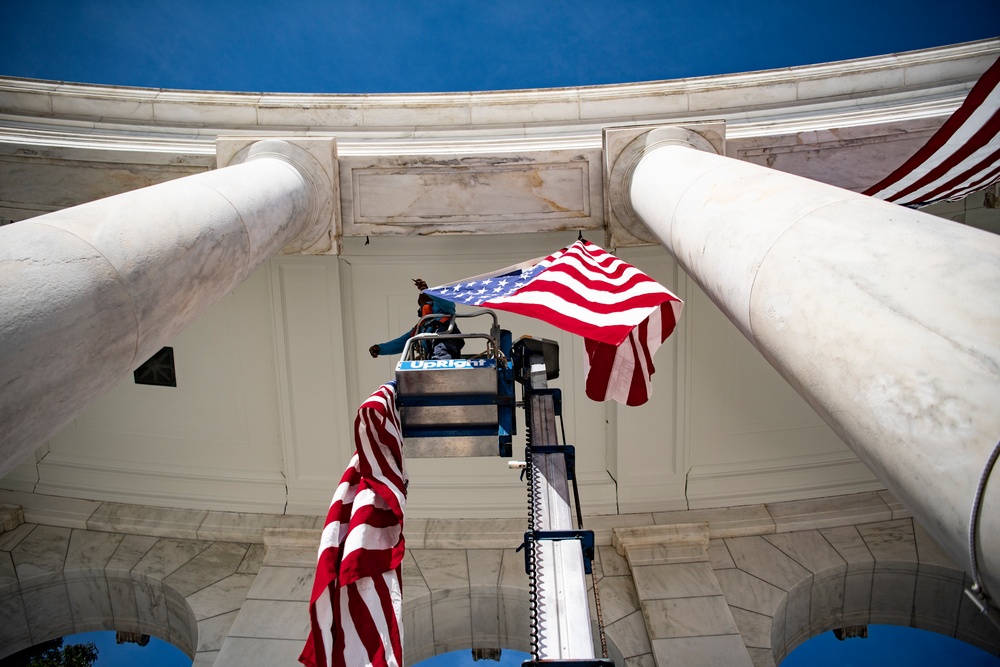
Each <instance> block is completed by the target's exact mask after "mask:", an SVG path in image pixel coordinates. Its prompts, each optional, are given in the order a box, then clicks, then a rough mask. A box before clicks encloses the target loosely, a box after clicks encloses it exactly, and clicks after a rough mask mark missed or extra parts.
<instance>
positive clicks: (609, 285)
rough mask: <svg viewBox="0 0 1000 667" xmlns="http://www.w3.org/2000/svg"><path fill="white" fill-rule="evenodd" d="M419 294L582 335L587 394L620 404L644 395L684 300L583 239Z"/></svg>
mask: <svg viewBox="0 0 1000 667" xmlns="http://www.w3.org/2000/svg"><path fill="white" fill-rule="evenodd" d="M425 292H427V293H428V294H431V295H434V296H437V297H440V298H442V299H446V300H448V301H453V302H455V303H457V304H466V305H469V306H484V307H486V308H495V309H497V310H504V311H508V312H511V313H516V314H518V315H525V316H527V317H534V318H536V319H540V320H542V321H544V322H548V323H549V324H552V325H555V326H557V327H559V328H560V329H563V330H564V331H568V332H570V333H574V334H577V335H579V336H583V337H584V338H585V339H586V343H585V347H586V351H587V360H586V372H587V379H586V386H587V396H589V397H590V398H592V399H593V400H595V401H604V400H607V399H614V400H616V401H618V402H620V403H625V404H627V405H641V404H643V403H645V402H646V401H647V400H649V395H650V376H651V375H652V374H653V370H654V368H653V354H655V352H656V349H657V348H658V347H659V346H660V345H661V344H662V343H663V341H664V340H666V339H667V336H669V335H670V333H671V332H672V331H673V330H674V327H675V326H676V324H677V320H678V318H680V314H681V307H682V305H683V304H682V302H681V300H680V299H678V298H677V297H676V296H674V295H673V294H672V293H671V292H670V291H669V290H667V288H665V287H663V286H662V285H660V284H659V283H657V282H656V281H655V280H653V279H652V278H650V277H649V276H647V275H646V274H645V273H643V272H642V271H640V270H639V269H637V268H635V267H634V266H632V265H631V264H628V263H626V262H623V261H622V260H620V259H618V258H617V257H615V256H614V255H612V254H611V253H609V252H607V251H606V250H604V249H603V248H600V247H598V246H596V245H594V244H593V243H590V242H589V241H585V240H582V239H581V240H579V241H577V242H576V243H574V244H573V245H571V246H568V247H566V248H563V249H562V250H559V251H557V252H555V253H553V254H551V255H549V256H548V257H544V258H541V259H536V260H531V261H529V262H525V263H523V264H518V265H515V266H510V267H507V268H504V269H500V270H499V271H495V272H493V273H489V274H485V275H482V276H476V277H474V278H467V279H465V280H461V281H459V282H455V283H449V284H447V285H441V286H439V287H433V288H431V289H428V290H425Z"/></svg>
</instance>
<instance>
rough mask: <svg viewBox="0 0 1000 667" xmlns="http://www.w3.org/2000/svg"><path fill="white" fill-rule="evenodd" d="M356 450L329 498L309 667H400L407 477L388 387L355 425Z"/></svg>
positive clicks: (312, 606) (303, 658) (392, 390)
mask: <svg viewBox="0 0 1000 667" xmlns="http://www.w3.org/2000/svg"><path fill="white" fill-rule="evenodd" d="M354 442H355V446H356V447H357V451H356V452H355V454H354V456H353V457H352V458H351V462H350V464H349V465H348V467H347V470H346V471H345V472H344V476H343V477H342V478H341V480H340V485H339V486H338V487H337V490H336V492H335V493H334V495H333V502H332V503H331V504H330V511H329V513H327V516H326V525H325V527H324V528H323V535H322V537H321V539H320V547H319V558H318V562H317V564H316V579H315V581H314V582H313V591H312V596H311V598H310V603H309V616H310V620H311V622H312V627H311V630H310V632H309V639H308V640H307V641H306V646H305V648H304V649H303V650H302V655H300V656H299V662H301V663H303V664H305V665H308V666H309V667H360V666H362V665H371V666H372V667H402V665H403V642H402V627H401V620H402V584H401V578H400V567H401V566H400V564H401V563H402V561H403V544H404V543H403V510H404V509H405V507H406V472H405V468H404V465H403V453H402V445H403V437H402V431H401V430H400V425H399V412H398V410H397V408H396V386H395V383H394V382H389V383H387V384H384V385H382V386H381V387H379V389H378V391H376V392H375V393H374V394H372V395H371V396H370V397H369V398H368V400H366V401H365V402H364V403H363V404H362V405H361V408H360V409H359V410H358V415H357V418H356V419H355V420H354Z"/></svg>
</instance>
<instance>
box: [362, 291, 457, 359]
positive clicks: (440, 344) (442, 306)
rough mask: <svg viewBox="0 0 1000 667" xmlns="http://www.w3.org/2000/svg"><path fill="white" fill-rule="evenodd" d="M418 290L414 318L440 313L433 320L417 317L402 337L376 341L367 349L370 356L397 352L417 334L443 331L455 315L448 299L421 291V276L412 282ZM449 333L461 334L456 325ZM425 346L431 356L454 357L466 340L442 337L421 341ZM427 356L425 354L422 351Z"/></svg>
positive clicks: (435, 357) (426, 351)
mask: <svg viewBox="0 0 1000 667" xmlns="http://www.w3.org/2000/svg"><path fill="white" fill-rule="evenodd" d="M413 284H414V285H416V287H417V289H418V290H421V291H420V296H418V297H417V306H418V309H417V317H420V318H423V317H425V316H427V315H440V316H441V317H438V318H434V319H426V320H423V319H422V320H420V321H419V322H417V324H416V325H415V326H414V327H413V328H412V329H410V330H409V331H407V332H406V333H404V334H402V335H401V336H399V337H397V338H394V339H392V340H390V341H389V342H387V343H379V344H378V345H372V346H371V347H370V348H368V353H369V354H371V355H372V358H373V359H374V358H376V357H378V356H379V355H380V354H399V353H400V352H402V351H403V346H405V345H406V341H408V340H409V339H410V337H411V336H414V335H416V334H418V333H442V332H444V331H446V330H447V329H448V326H449V324H450V323H451V320H452V317H453V316H454V315H455V304H453V303H452V302H450V301H445V300H444V299H439V298H437V297H434V296H430V295H429V294H424V293H423V290H425V289H427V283H426V282H424V281H423V279H421V278H417V279H416V280H414V281H413ZM452 333H461V332H459V330H458V327H457V326H456V327H455V328H454V329H453V330H452ZM420 344H421V345H423V346H424V351H425V353H428V354H429V356H430V358H431V359H456V358H458V356H459V353H460V352H461V350H462V347H463V346H464V344H465V341H464V340H462V339H461V338H448V339H442V340H434V341H423V342H421V343H420ZM425 356H426V354H425Z"/></svg>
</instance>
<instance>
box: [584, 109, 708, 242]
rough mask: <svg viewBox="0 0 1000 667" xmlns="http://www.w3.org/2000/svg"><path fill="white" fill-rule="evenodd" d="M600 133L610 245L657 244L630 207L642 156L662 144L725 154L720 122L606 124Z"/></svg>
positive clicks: (639, 217)
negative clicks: (631, 194)
mask: <svg viewBox="0 0 1000 667" xmlns="http://www.w3.org/2000/svg"><path fill="white" fill-rule="evenodd" d="M602 135H603V144H604V209H605V211H604V213H605V219H606V220H607V229H608V245H609V246H611V247H619V246H631V245H641V244H658V243H659V239H658V238H657V237H656V235H655V234H654V233H653V232H651V231H650V230H649V227H647V226H646V223H645V222H643V220H642V217H641V216H639V215H638V214H637V213H636V212H635V210H634V209H633V208H632V199H631V196H630V192H631V189H632V175H633V174H634V173H635V169H636V167H637V166H638V165H639V162H640V161H641V160H642V158H643V157H645V156H646V155H648V154H649V153H651V152H652V151H654V150H656V149H657V148H660V147H663V146H685V147H687V148H693V149H695V150H700V151H706V152H708V153H715V154H717V155H724V154H725V136H726V125H725V123H723V122H718V123H699V124H692V125H637V126H630V127H609V128H605V129H604V131H603V133H602Z"/></svg>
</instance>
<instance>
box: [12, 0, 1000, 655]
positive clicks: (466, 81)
mask: <svg viewBox="0 0 1000 667" xmlns="http://www.w3.org/2000/svg"><path fill="white" fill-rule="evenodd" d="M998 33H1000V1H998V0H951V1H949V2H943V1H938V2H929V1H927V0H838V2H808V1H805V2H803V1H801V0H799V1H793V0H757V1H756V2H752V3H751V2H746V0H741V1H740V2H736V1H734V0H713V1H712V2H700V1H695V0H672V1H669V2H668V1H660V2H649V1H645V2H644V1H637V0H636V1H632V0H550V1H547V2H541V1H539V0H490V1H489V2H487V1H486V0H482V1H479V0H426V1H421V0H364V1H361V0H357V1H354V2H343V1H338V0H326V1H323V0H289V1H283V2H277V1H266V0H240V1H238V2H237V1H235V0H170V1H169V2H168V1H166V0H114V1H111V0H107V1H100V0H89V1H82V0H31V1H20V2H18V1H16V0H8V1H7V2H4V3H3V4H2V5H0V37H2V48H0V75H7V76H20V77H28V78H41V79H52V80H60V81H76V82H85V83H101V84H114V85H127V86H146V87H154V88H187V89H197V90H231V91H250V92H306V93H308V92H321V93H322V92H325V93H380V92H441V91H469V90H506V89H519V88H538V87H555V86H581V85H596V84H607V83H622V82H633V81H650V80H660V79H673V78H680V77H691V76H705V75H711V74H721V73H728V72H741V71H751V70H759V69H770V68H777V67H789V66H795V65H805V64H811V63H818V62H829V61H833V60H842V59H847V58H856V57H863V56H871V55H879V54H885V53H893V52H898V51H906V50H912V49H920V48H929V47H934V46H941V45H945V44H953V43H958V42H964V41H970V40H976V39H984V38H988V37H993V36H996V35H997V34H998ZM828 634H829V633H828ZM830 636H831V637H832V635H830ZM856 641H858V642H860V641H861V640H856ZM865 641H867V643H865V644H860V643H858V644H851V642H843V643H839V642H838V643H835V644H833V645H831V646H827V645H826V644H822V645H821V647H820V648H819V649H818V651H817V653H814V654H810V656H809V657H808V658H807V659H806V661H805V662H801V663H798V664H809V665H815V666H819V665H823V664H837V665H844V664H857V665H862V664H876V663H877V664H887V659H886V658H885V657H881V656H880V654H878V653H877V652H875V651H874V649H873V647H874V646H875V642H873V641H871V640H865ZM834 642H835V640H834ZM817 643H819V642H817ZM905 643H906V644H908V645H913V644H915V641H914V640H912V639H906V640H905ZM837 644H839V647H838V646H837ZM806 646H808V645H806ZM804 648H805V646H804V647H803V649H804ZM845 648H850V649H855V648H858V649H861V652H862V653H865V654H866V655H867V656H868V657H869V658H873V659H874V662H854V660H860V658H851V659H850V660H851V661H848V659H847V658H845V657H843V654H840V653H837V652H836V651H840V650H845ZM803 649H799V650H800V651H801V650H803ZM895 650H896V649H894V651H895ZM946 650H947V649H946ZM952 650H954V649H952ZM931 651H932V649H931V648H925V649H923V650H922V651H920V653H921V654H922V655H924V656H925V657H926V656H933V654H932V653H931ZM793 655H797V654H793ZM945 655H949V656H951V657H954V654H953V653H946V654H945ZM823 659H826V661H827V662H823ZM440 660H441V662H435V663H434V664H435V665H437V666H438V667H440V666H442V665H444V664H451V663H446V662H445V660H448V659H445V658H442V659H440ZM893 662H894V663H895V662H898V660H893ZM997 662H1000V661H997ZM101 664H104V663H101ZM149 664H152V663H149ZM164 664H166V663H164ZM459 664H461V663H459ZM467 664H471V662H469V663H467ZM490 664H492V663H479V665H487V666H488V665H490ZM791 664H792V663H791V662H787V663H786V665H791ZM907 664H911V665H918V664H928V665H938V664H943V663H942V662H941V658H940V657H938V656H934V657H931V658H930V659H929V661H927V662H923V663H921V662H916V661H913V662H907ZM984 664H989V663H984ZM994 664H996V663H994Z"/></svg>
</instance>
